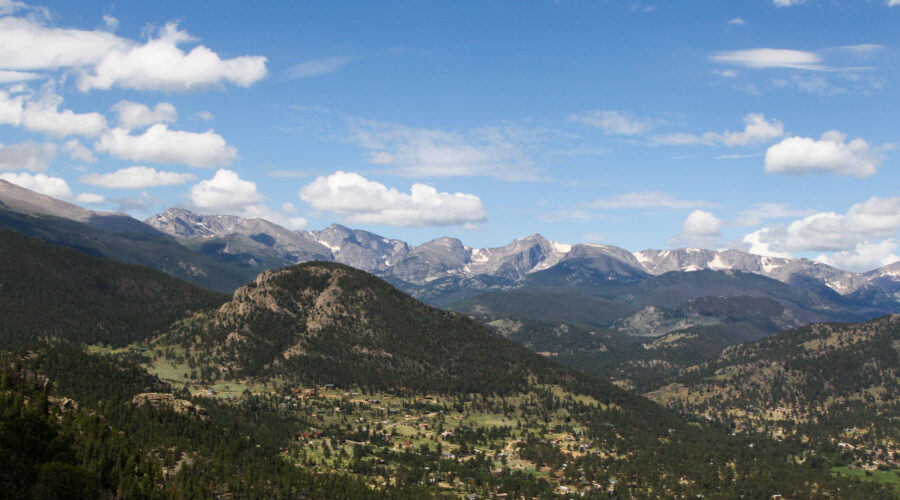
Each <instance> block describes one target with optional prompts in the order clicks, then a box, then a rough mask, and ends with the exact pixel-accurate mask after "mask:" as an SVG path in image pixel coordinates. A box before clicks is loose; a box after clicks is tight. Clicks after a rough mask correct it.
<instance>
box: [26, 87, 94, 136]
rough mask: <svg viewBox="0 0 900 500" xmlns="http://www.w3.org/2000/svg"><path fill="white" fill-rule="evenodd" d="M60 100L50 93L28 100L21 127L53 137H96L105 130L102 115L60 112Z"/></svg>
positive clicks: (68, 110) (68, 111)
mask: <svg viewBox="0 0 900 500" xmlns="http://www.w3.org/2000/svg"><path fill="white" fill-rule="evenodd" d="M62 100H63V99H62V97H60V96H58V95H56V94H53V93H50V92H48V93H45V94H44V95H42V96H41V97H40V98H38V99H37V100H29V101H28V102H27V104H26V105H25V107H24V109H23V111H22V115H21V124H22V126H23V127H24V128H25V129H27V130H31V131H33V132H41V133H44V134H47V135H50V136H54V137H66V136H69V135H82V136H85V137H96V136H97V135H99V134H100V133H102V132H103V131H104V130H106V118H104V117H103V115H101V114H100V113H95V112H92V113H75V112H73V111H72V110H70V109H64V110H62V111H60V110H59V106H60V104H62Z"/></svg>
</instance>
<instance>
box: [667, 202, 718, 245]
mask: <svg viewBox="0 0 900 500" xmlns="http://www.w3.org/2000/svg"><path fill="white" fill-rule="evenodd" d="M724 228H725V221H723V220H722V219H720V218H718V217H716V216H715V215H713V214H711V213H709V212H707V211H705V210H694V211H693V212H691V213H690V215H688V216H687V218H686V219H685V220H684V224H683V225H682V228H681V232H680V233H679V234H677V235H676V236H674V237H672V238H670V239H669V245H671V246H677V245H681V244H685V245H688V246H695V247H711V246H714V245H716V243H717V242H718V240H719V238H721V237H722V229H724Z"/></svg>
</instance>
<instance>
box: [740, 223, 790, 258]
mask: <svg viewBox="0 0 900 500" xmlns="http://www.w3.org/2000/svg"><path fill="white" fill-rule="evenodd" d="M783 236H784V235H783V231H782V230H781V229H780V228H771V227H764V228H762V229H760V230H758V231H754V232H752V233H750V234H748V235H746V236H744V238H743V240H742V241H743V243H744V246H745V247H746V248H747V251H748V252H750V253H752V254H756V255H762V256H765V257H780V258H783V259H789V258H791V257H793V255H791V253H790V252H787V251H785V250H776V249H775V247H778V248H783V246H782V245H780V244H779V242H780V240H781V239H783Z"/></svg>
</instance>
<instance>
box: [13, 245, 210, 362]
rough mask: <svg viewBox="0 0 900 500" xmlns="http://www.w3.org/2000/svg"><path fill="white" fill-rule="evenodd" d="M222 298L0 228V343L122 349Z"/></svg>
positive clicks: (168, 278) (144, 270) (137, 268)
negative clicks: (43, 342) (56, 342)
mask: <svg viewBox="0 0 900 500" xmlns="http://www.w3.org/2000/svg"><path fill="white" fill-rule="evenodd" d="M225 299H226V296H224V295H221V294H219V293H216V292H212V291H209V290H205V289H203V288H200V287H197V286H194V285H190V284H188V283H185V282H182V281H179V280H177V279H175V278H172V277H171V276H168V275H166V274H163V273H161V272H158V271H153V270H151V269H147V268H145V267H140V266H135V265H127V264H120V263H117V262H113V261H111V260H107V259H101V258H97V257H91V256H88V255H84V254H82V253H80V252H77V251H75V250H72V249H70V248H65V247H61V246H56V245H51V244H49V243H45V242H43V241H40V240H37V239H32V238H28V237H26V236H23V235H21V234H19V233H16V232H14V231H9V230H0V304H3V307H2V308H0V346H10V345H15V344H18V343H22V342H39V341H41V340H45V339H54V340H59V341H64V342H69V343H74V344H78V343H89V344H93V343H105V344H110V345H113V346H123V345H127V344H129V343H132V342H140V341H145V340H148V339H149V337H150V336H151V335H152V334H153V332H157V331H161V330H164V329H165V328H166V327H168V325H169V324H171V323H172V322H174V321H175V320H178V319H180V318H182V317H184V316H185V315H187V314H188V313H190V312H191V311H199V310H203V309H208V308H211V307H216V306H218V305H220V304H221V303H223V302H224V301H225Z"/></svg>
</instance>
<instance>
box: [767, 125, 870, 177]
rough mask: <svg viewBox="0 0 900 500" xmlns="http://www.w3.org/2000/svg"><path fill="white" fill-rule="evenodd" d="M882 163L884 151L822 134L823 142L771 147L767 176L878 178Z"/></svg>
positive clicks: (792, 141)
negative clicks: (816, 174) (814, 175)
mask: <svg viewBox="0 0 900 500" xmlns="http://www.w3.org/2000/svg"><path fill="white" fill-rule="evenodd" d="M882 161H884V158H883V155H882V153H881V150H879V149H872V148H871V147H870V146H869V143H867V142H866V141H865V140H863V139H862V138H859V137H857V138H856V139H853V140H852V141H850V142H847V136H846V135H845V134H842V133H840V132H838V131H837V130H830V131H828V132H825V133H824V134H822V137H821V138H820V139H819V140H815V139H812V138H809V137H789V138H787V139H784V140H783V141H781V142H779V143H778V144H775V145H773V146H771V147H769V149H768V151H766V172H769V173H782V174H794V175H804V174H811V173H818V174H822V173H835V174H837V175H852V176H853V177H869V176H871V175H873V174H875V171H876V170H877V169H878V166H879V165H881V162H882Z"/></svg>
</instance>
